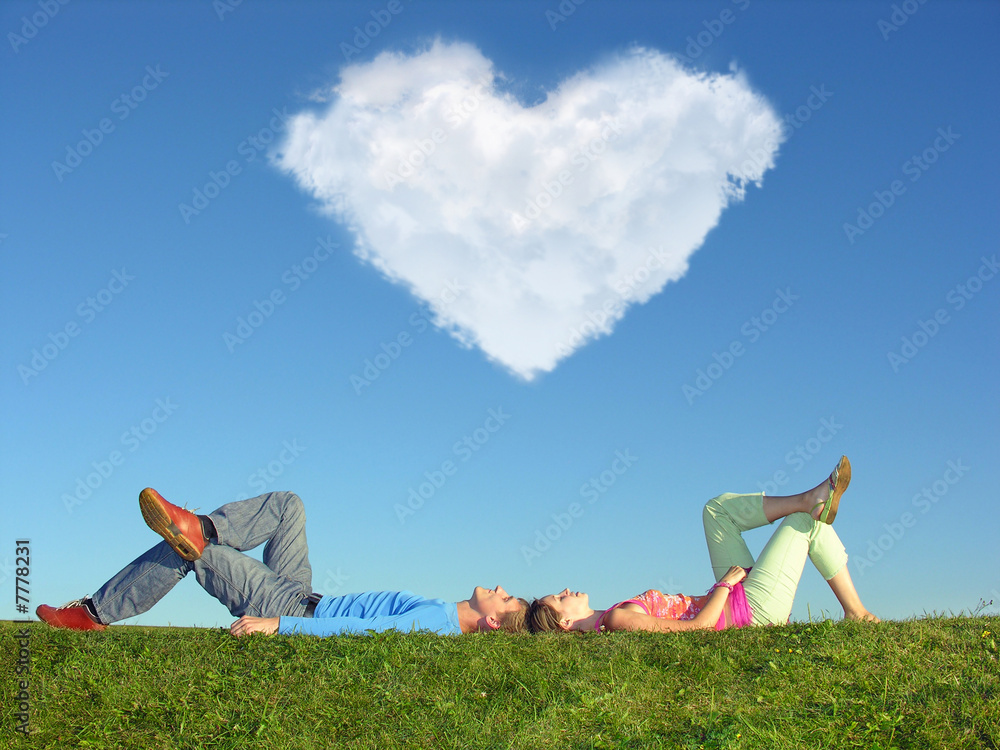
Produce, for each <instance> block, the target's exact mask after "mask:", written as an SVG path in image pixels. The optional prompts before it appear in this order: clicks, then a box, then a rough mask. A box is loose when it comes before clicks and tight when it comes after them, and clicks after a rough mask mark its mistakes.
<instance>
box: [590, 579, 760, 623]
mask: <svg viewBox="0 0 1000 750" xmlns="http://www.w3.org/2000/svg"><path fill="white" fill-rule="evenodd" d="M710 595H711V592H709V593H708V594H705V595H704V596H687V595H686V594H664V593H663V592H662V591H657V590H656V589H649V591H644V592H643V593H641V594H639V596H637V597H634V598H632V599H626V600H625V601H623V602H618V604H616V605H615V606H614V607H611V608H610V609H608V610H606V611H605V612H604V614H603V615H601V616H600V617H599V618H598V619H597V622H596V623H594V629H595V630H601V629H602V628H603V627H604V626H603V625H602V624H601V623H602V621H603V620H604V615H606V614H607V613H608V612H610V611H611V610H612V609H616V608H618V607H620V606H622V605H623V604H629V603H632V604H638V605H639V606H640V607H642V609H643V610H644V611H645V613H646V614H647V615H652V616H653V617H659V618H660V619H663V620H693V619H694V618H695V616H696V615H697V614H698V613H699V612H701V610H702V609H703V608H704V607H705V604H706V603H708V597H709V596H710ZM729 611H730V614H731V615H732V618H733V621H732V622H731V623H730V627H734V628H742V627H744V626H746V625H749V624H750V620H751V617H752V613H751V611H750V605H749V604H748V603H747V595H746V592H745V591H744V590H743V584H742V583H737V584H736V585H735V586H733V590H732V591H731V592H730V594H729ZM725 627H726V613H725V611H723V612H722V614H721V615H719V621H718V622H717V623H715V629H716V630H722V629H724V628H725Z"/></svg>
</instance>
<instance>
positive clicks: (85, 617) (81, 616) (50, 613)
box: [35, 599, 108, 630]
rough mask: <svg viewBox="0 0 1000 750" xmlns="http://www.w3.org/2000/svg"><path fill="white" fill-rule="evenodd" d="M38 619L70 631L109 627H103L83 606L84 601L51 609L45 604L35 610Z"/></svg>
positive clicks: (78, 600) (80, 600) (79, 600)
mask: <svg viewBox="0 0 1000 750" xmlns="http://www.w3.org/2000/svg"><path fill="white" fill-rule="evenodd" d="M35 614H36V615H38V619H39V620H41V621H42V622H44V623H47V624H49V625H51V626H52V627H54V628H67V629H69V630H104V629H105V628H106V627H108V626H107V625H103V624H101V623H99V622H97V621H96V620H94V618H93V617H91V616H90V613H89V612H88V611H87V608H86V607H85V606H84V604H83V599H77V600H76V601H72V602H68V603H66V604H64V605H62V606H61V607H50V606H49V605H48V604H43V605H42V606H40V607H39V608H38V609H36V610H35Z"/></svg>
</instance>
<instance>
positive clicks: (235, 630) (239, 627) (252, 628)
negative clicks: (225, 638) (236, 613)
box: [229, 615, 281, 638]
mask: <svg viewBox="0 0 1000 750" xmlns="http://www.w3.org/2000/svg"><path fill="white" fill-rule="evenodd" d="M280 620H281V618H280V617H251V616H250V615H243V617H241V618H240V619H238V620H237V621H236V622H234V623H233V624H232V625H230V626H229V632H230V633H232V634H233V635H235V636H236V637H237V638H239V637H240V636H241V635H250V633H264V634H265V635H273V634H274V633H277V632H278V623H279V621H280Z"/></svg>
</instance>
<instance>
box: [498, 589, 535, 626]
mask: <svg viewBox="0 0 1000 750" xmlns="http://www.w3.org/2000/svg"><path fill="white" fill-rule="evenodd" d="M517 600H518V601H519V602H521V608H520V609H519V610H517V611H516V612H508V613H506V614H505V615H503V616H502V617H501V618H500V627H499V628H497V630H502V631H504V632H505V633H523V632H524V631H525V620H526V618H527V612H528V607H529V606H530V605H529V604H528V600H527V599H522V598H520V597H518V599H517Z"/></svg>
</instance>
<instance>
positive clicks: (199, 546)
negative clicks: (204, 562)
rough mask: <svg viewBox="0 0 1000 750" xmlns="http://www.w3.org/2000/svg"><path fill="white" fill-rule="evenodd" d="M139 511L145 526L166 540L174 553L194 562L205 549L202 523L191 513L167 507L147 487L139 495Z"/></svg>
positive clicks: (153, 491) (165, 503) (165, 502)
mask: <svg viewBox="0 0 1000 750" xmlns="http://www.w3.org/2000/svg"><path fill="white" fill-rule="evenodd" d="M139 509H140V510H141V511H142V517H143V519H145V521H146V525H147V526H149V528H151V529H152V530H153V531H155V532H156V533H157V534H159V535H160V536H162V537H163V538H164V539H166V540H167V544H169V545H170V546H171V547H173V548H174V552H176V553H177V554H178V555H180V556H181V557H183V558H184V559H185V560H190V561H194V560H197V559H198V558H199V557H201V552H202V550H204V549H205V537H204V535H202V533H201V521H200V520H199V519H198V516H196V515H195V514H194V513H192V512H191V511H189V510H185V509H184V508H178V507H177V506H176V505H174V504H173V503H168V502H167V501H166V500H164V499H163V497H162V496H161V495H160V493H159V492H157V491H156V490H154V489H152V488H150V487H147V488H146V489H144V490H143V491H142V492H140V493H139Z"/></svg>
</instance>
